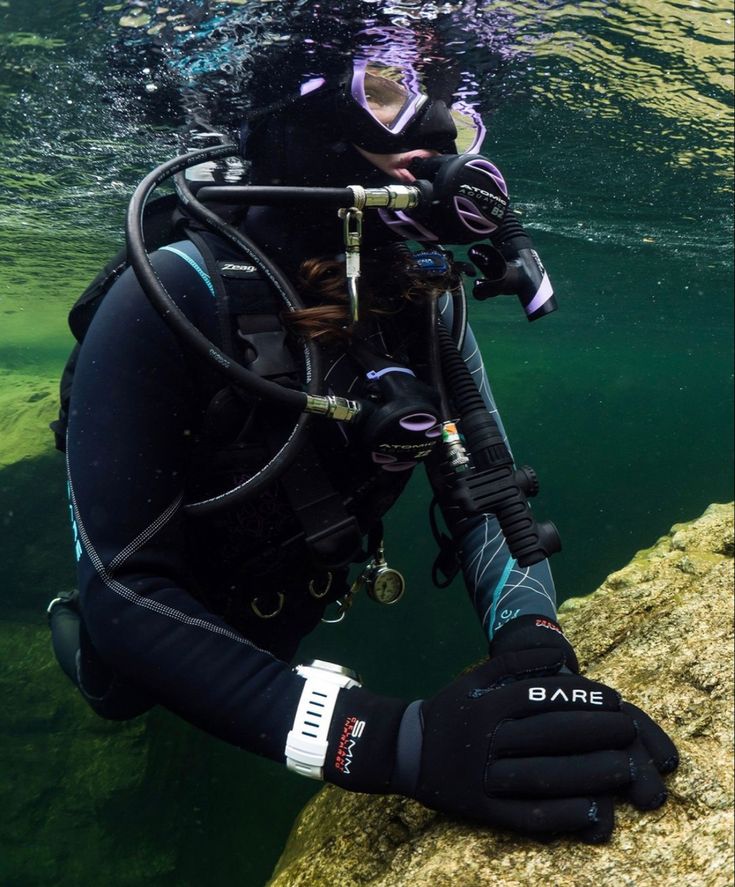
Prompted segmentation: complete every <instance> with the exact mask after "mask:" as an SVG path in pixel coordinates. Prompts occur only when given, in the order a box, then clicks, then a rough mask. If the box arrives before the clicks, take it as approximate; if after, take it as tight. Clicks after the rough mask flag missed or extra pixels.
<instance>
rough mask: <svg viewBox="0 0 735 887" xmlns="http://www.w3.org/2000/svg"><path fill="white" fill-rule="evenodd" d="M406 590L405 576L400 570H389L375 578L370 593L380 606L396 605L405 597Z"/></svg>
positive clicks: (382, 571) (383, 571) (381, 572)
mask: <svg viewBox="0 0 735 887" xmlns="http://www.w3.org/2000/svg"><path fill="white" fill-rule="evenodd" d="M405 590H406V580H405V579H404V578H403V576H402V575H401V574H400V573H399V572H398V570H392V569H390V568H387V569H385V570H381V571H380V572H379V573H378V574H377V575H376V576H375V578H374V580H373V583H372V587H371V588H370V589H369V592H368V593H369V594H370V597H371V598H372V599H373V600H375V601H377V602H378V603H379V604H395V603H396V601H398V600H400V598H401V597H403V592H404V591H405Z"/></svg>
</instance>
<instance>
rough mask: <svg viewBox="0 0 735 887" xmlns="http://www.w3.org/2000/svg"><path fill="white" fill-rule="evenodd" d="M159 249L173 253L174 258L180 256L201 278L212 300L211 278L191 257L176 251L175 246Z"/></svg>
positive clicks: (212, 287) (181, 251)
mask: <svg viewBox="0 0 735 887" xmlns="http://www.w3.org/2000/svg"><path fill="white" fill-rule="evenodd" d="M161 249H165V250H167V251H168V252H170V253H173V254H174V255H176V256H180V257H181V258H182V259H183V260H184V261H185V262H186V263H187V264H188V265H190V266H191V267H192V268H193V269H194V270H195V271H196V273H197V274H198V275H199V276H200V277H201V278H202V280H203V281H204V282H205V283H206V285H207V289H208V290H209V294H210V296H212V298H214V295H215V293H214V286H213V285H212V278H211V277H210V276H209V274H207V272H206V271H205V270H204V268H202V267H201V266H200V265H199V264H198V263H197V262H196V260H195V259H194V258H192V256H189V255H187V254H186V253H185V252H183V250H180V249H177V248H176V247H175V246H171V245H169V246H162V247H161Z"/></svg>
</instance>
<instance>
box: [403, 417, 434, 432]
mask: <svg viewBox="0 0 735 887" xmlns="http://www.w3.org/2000/svg"><path fill="white" fill-rule="evenodd" d="M398 424H399V425H400V426H401V428H403V430H404V431H429V430H430V429H431V428H434V427H435V426H436V416H432V415H431V413H411V415H410V416H404V417H403V418H402V419H400V420H399V421H398Z"/></svg>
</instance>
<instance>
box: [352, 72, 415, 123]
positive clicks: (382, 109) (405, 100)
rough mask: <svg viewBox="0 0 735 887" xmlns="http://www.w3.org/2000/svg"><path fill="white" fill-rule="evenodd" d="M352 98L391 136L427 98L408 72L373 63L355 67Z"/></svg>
mask: <svg viewBox="0 0 735 887" xmlns="http://www.w3.org/2000/svg"><path fill="white" fill-rule="evenodd" d="M352 97H353V99H355V100H356V101H357V102H358V103H359V104H360V105H361V106H362V107H363V108H364V109H365V110H366V111H367V112H368V113H369V114H370V116H371V117H372V118H373V119H374V120H376V121H377V122H378V123H379V124H380V125H381V126H382V127H384V128H385V129H387V130H388V131H389V132H391V133H400V132H402V131H403V130H404V129H405V127H406V126H407V125H408V124H409V123H410V122H411V121H412V120H413V119H414V117H415V116H416V114H417V112H418V110H419V108H421V107H422V105H423V104H424V103H425V102H426V99H427V97H426V95H424V94H422V92H421V91H420V88H419V84H418V81H417V78H416V75H415V74H414V73H413V72H412V71H411V70H410V69H402V68H400V67H398V66H392V65H380V64H376V63H373V62H371V63H370V64H367V63H364V62H363V63H361V64H357V65H355V70H354V74H353V78H352Z"/></svg>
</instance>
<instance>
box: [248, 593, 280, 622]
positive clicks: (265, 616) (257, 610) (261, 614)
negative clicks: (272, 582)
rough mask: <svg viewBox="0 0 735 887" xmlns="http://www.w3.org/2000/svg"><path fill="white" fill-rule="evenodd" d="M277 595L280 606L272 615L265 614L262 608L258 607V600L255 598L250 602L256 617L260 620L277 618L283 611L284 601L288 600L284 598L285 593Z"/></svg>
mask: <svg viewBox="0 0 735 887" xmlns="http://www.w3.org/2000/svg"><path fill="white" fill-rule="evenodd" d="M276 595H277V596H278V606H277V607H276V609H275V610H273V612H272V613H264V612H263V611H262V610H261V609H260V607H259V606H258V598H257V597H254V598H253V599H252V600H251V601H250V606H251V608H252V610H253V613H255V615H256V616H258V617H259V618H260V619H272V618H273V617H274V616H277V615H278V614H279V613H280V612H281V610H282V609H283V604H284V601H285V600H286V598H285V597H284V595H283V593H282V592H280V591H277V592H276Z"/></svg>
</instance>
